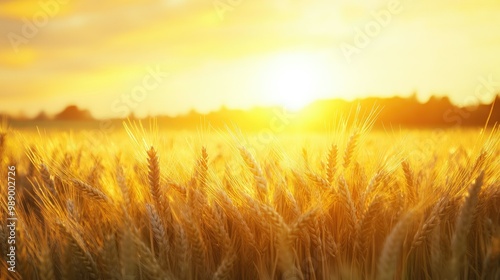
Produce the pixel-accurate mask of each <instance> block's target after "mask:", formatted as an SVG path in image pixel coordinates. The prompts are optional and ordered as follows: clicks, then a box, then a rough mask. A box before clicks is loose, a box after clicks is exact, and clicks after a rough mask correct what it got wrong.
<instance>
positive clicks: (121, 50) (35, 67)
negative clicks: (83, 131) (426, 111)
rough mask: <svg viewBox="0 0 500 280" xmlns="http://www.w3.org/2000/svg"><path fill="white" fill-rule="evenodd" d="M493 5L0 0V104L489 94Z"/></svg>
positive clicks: (498, 29) (493, 1) (155, 106)
mask: <svg viewBox="0 0 500 280" xmlns="http://www.w3.org/2000/svg"><path fill="white" fill-rule="evenodd" d="M499 15H500V2H499V1H498V0H479V1H469V0H463V1H451V0H440V1H432V0H420V1H417V0H401V1H399V0H389V1H387V0H384V1H379V0H366V1H360V0H350V1H348V0H339V1H336V0H317V1H314V0H310V1H305V0H251V1H250V0H203V1H202V0H162V1H153V0H144V1H138V0H120V1H117V0H108V1H105V2H104V1H96V0H86V1H69V0H35V1H32V0H15V1H6V0H0V112H6V113H11V114H19V113H21V112H22V113H23V114H25V115H27V116H34V115H37V114H38V113H39V112H40V111H41V110H44V111H46V112H47V113H49V114H53V113H55V112H58V111H61V110H62V109H63V108H64V107H66V106H67V105H69V104H76V105H78V106H79V107H81V108H85V109H89V110H90V111H91V112H92V114H93V115H94V116H95V117H98V118H106V117H123V116H126V115H128V114H130V113H131V112H135V114H136V115H138V116H145V115H154V114H166V115H177V114H183V113H186V112H188V111H190V110H192V109H195V110H197V111H199V112H208V111H212V110H217V109H219V108H220V107H221V106H226V107H229V108H251V107H254V106H264V105H282V106H286V107H289V108H291V109H299V108H301V107H303V106H305V105H307V104H308V103H310V102H313V101H315V100H318V99H328V98H344V99H348V100H352V99H354V98H359V97H367V96H378V97H386V96H394V95H399V96H410V95H412V94H413V93H415V92H416V93H417V96H418V98H419V99H420V100H422V101H425V100H427V99H428V98H429V97H430V96H431V95H440V96H448V97H449V98H450V99H451V100H452V101H453V102H454V103H456V104H458V105H464V104H471V103H477V102H483V103H485V102H489V101H491V100H492V99H493V98H494V96H495V93H497V92H500V67H499V65H500V16H499Z"/></svg>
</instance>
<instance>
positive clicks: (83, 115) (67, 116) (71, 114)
mask: <svg viewBox="0 0 500 280" xmlns="http://www.w3.org/2000/svg"><path fill="white" fill-rule="evenodd" d="M55 119H56V120H63V121H83V120H92V119H93V118H92V115H91V114H90V112H89V111H88V110H80V109H79V108H78V107H77V106H75V105H70V106H68V107H66V108H65V109H64V110H63V111H62V112H61V113H59V114H57V115H56V116H55Z"/></svg>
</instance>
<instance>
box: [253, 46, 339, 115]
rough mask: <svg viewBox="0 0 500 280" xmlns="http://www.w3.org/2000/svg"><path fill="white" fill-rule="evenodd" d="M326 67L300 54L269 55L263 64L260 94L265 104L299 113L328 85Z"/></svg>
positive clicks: (311, 56)
mask: <svg viewBox="0 0 500 280" xmlns="http://www.w3.org/2000/svg"><path fill="white" fill-rule="evenodd" d="M329 70H330V69H329V67H328V66H327V65H325V63H324V62H322V61H321V60H320V59H318V57H315V56H313V55H309V54H302V53H299V54H297V53H289V54H282V55H278V56H273V57H272V58H271V59H270V60H269V62H268V63H267V64H266V69H265V71H264V73H265V76H264V77H263V83H262V85H263V93H264V94H265V97H266V99H267V100H268V101H270V102H271V103H273V104H278V105H281V106H284V107H286V108H287V109H290V110H299V109H302V108H303V107H304V106H306V105H308V104H309V103H311V102H312V101H314V100H316V99H318V98H319V97H320V96H321V94H322V92H323V91H324V90H326V89H327V88H328V87H329V85H328V79H327V78H328V76H329Z"/></svg>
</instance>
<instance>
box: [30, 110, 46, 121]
mask: <svg viewBox="0 0 500 280" xmlns="http://www.w3.org/2000/svg"><path fill="white" fill-rule="evenodd" d="M48 119H49V116H48V115H47V113H45V111H41V112H40V113H39V114H38V115H37V116H36V117H34V118H33V120H34V121H46V120H48Z"/></svg>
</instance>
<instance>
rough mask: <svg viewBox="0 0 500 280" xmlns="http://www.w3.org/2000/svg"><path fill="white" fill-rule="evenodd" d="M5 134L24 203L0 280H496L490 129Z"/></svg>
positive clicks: (499, 240)
mask: <svg viewBox="0 0 500 280" xmlns="http://www.w3.org/2000/svg"><path fill="white" fill-rule="evenodd" d="M3 133H5V134H3V136H2V141H0V143H1V145H0V156H1V160H2V161H1V162H0V176H1V178H2V182H3V181H4V178H7V172H8V168H7V166H9V165H15V166H16V169H17V175H16V176H17V192H18V193H17V197H16V203H17V206H16V209H17V211H18V228H17V240H18V243H17V246H18V247H17V253H18V259H17V271H18V273H17V274H8V277H10V276H12V275H17V276H19V278H21V276H22V277H23V278H24V279H410V278H411V279H445V278H446V279H481V278H482V279H494V277H499V276H500V271H499V269H498V267H500V262H499V260H500V185H499V178H500V157H499V154H500V151H499V144H500V142H499V136H500V135H499V131H498V130H497V129H496V130H493V131H491V130H489V131H485V132H481V131H480V130H479V129H478V130H472V129H471V130H459V129H457V130H429V131H424V130H408V131H394V132H393V131H390V132H382V131H374V132H371V131H369V130H368V129H367V128H366V127H358V128H345V127H344V128H343V129H339V130H338V131H332V132H331V133H328V134H290V135H273V137H272V140H270V139H271V138H267V137H264V136H263V135H259V134H244V133H240V132H238V131H232V132H220V131H209V130H206V131H198V132H192V133H187V132H186V133H181V132H176V133H174V132H172V133H169V132H161V133H159V132H158V131H157V129H156V128H154V127H153V128H152V129H149V127H147V128H142V127H140V126H138V125H134V124H129V125H128V126H127V127H126V129H125V130H123V131H120V132H114V133H113V134H111V135H107V136H103V135H95V134H90V133H85V132H78V131H77V132H73V133H64V132H56V131H52V132H46V133H45V132H41V133H38V132H36V131H27V130H23V131H22V132H19V131H15V130H4V131H3ZM0 190H1V193H2V195H1V196H0V206H1V208H2V209H7V196H6V195H3V194H5V193H7V185H6V184H2V185H1V186H0ZM0 215H2V216H0V219H1V220H2V221H6V219H7V217H6V212H5V211H3V210H2V211H0ZM0 229H1V231H0V244H1V247H0V248H1V250H2V256H3V257H5V256H6V254H7V247H6V245H7V241H6V240H7V229H6V228H5V223H2V227H1V228H0ZM6 270H7V266H6V263H5V262H3V261H2V264H1V267H0V271H1V272H2V273H1V275H2V276H1V277H0V278H1V279H7V278H5V277H7V272H6Z"/></svg>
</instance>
